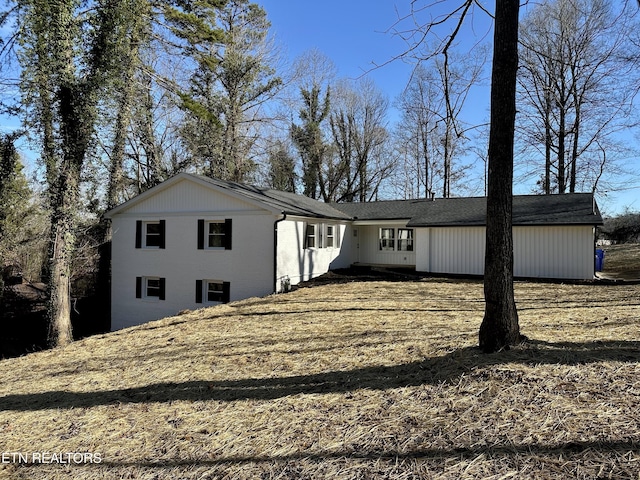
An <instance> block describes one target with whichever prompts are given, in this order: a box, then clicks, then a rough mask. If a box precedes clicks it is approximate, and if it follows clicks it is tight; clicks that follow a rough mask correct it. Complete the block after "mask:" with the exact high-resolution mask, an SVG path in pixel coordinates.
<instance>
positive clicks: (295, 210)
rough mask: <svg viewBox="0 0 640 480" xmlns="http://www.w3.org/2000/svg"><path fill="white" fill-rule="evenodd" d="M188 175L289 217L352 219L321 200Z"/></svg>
mask: <svg viewBox="0 0 640 480" xmlns="http://www.w3.org/2000/svg"><path fill="white" fill-rule="evenodd" d="M187 175H190V176H191V177H194V178H198V179H200V180H203V181H205V182H207V183H209V184H211V185H215V186H217V187H218V188H221V189H224V190H228V191H230V192H234V193H236V194H240V195H242V196H244V197H248V198H250V199H252V200H255V201H258V202H260V203H263V204H265V205H268V206H269V207H271V208H272V209H274V210H277V211H279V212H282V213H286V214H288V215H301V216H307V217H308V216H312V217H320V218H333V219H343V220H350V219H351V217H350V216H349V215H348V214H346V213H344V212H342V211H341V210H338V209H336V208H334V207H333V206H332V205H331V204H328V203H324V202H321V201H319V200H314V199H312V198H309V197H306V196H304V195H298V194H296V193H289V192H282V191H280V190H274V189H271V188H263V187H254V186H250V185H243V184H241V183H236V182H226V181H222V180H217V179H213V178H209V177H203V176H200V175H191V174H187Z"/></svg>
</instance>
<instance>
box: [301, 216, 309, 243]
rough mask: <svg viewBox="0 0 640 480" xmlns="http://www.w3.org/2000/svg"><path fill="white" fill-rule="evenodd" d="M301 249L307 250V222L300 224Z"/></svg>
mask: <svg viewBox="0 0 640 480" xmlns="http://www.w3.org/2000/svg"><path fill="white" fill-rule="evenodd" d="M302 248H304V249H305V250H306V249H307V248H309V241H308V240H307V222H304V223H303V224H302Z"/></svg>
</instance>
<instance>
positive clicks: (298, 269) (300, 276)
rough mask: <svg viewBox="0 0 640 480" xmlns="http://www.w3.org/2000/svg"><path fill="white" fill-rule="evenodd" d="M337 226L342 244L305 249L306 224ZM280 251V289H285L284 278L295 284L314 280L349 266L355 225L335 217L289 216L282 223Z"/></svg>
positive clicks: (279, 233)
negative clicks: (352, 229)
mask: <svg viewBox="0 0 640 480" xmlns="http://www.w3.org/2000/svg"><path fill="white" fill-rule="evenodd" d="M308 223H314V224H317V225H321V224H325V225H334V226H335V228H336V236H337V237H338V238H339V241H340V243H339V245H340V246H339V247H338V248H337V247H333V248H306V249H305V248H304V244H305V232H306V225H307V224H308ZM277 229H278V252H277V259H278V260H277V272H276V291H281V287H282V281H283V280H284V279H285V278H287V279H288V280H289V281H290V283H291V285H296V284H298V283H300V282H303V281H306V280H310V279H312V278H315V277H317V276H319V275H322V274H324V273H327V271H329V270H333V269H336V268H347V267H349V265H350V264H351V258H350V255H349V254H350V251H351V226H350V225H346V224H344V223H340V222H339V221H337V220H335V221H332V220H326V219H317V220H316V219H305V218H299V217H292V218H287V219H285V220H284V221H281V222H278V224H277Z"/></svg>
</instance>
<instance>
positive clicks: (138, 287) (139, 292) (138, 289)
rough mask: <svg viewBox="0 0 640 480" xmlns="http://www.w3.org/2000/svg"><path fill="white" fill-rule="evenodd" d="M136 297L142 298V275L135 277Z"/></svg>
mask: <svg viewBox="0 0 640 480" xmlns="http://www.w3.org/2000/svg"><path fill="white" fill-rule="evenodd" d="M136 298H142V277H136Z"/></svg>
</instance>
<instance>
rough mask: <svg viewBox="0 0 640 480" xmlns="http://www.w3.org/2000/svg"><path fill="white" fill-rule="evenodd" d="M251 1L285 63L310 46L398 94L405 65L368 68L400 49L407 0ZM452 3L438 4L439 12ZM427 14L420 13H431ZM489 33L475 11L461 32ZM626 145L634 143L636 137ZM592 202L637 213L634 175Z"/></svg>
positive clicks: (483, 104) (480, 112) (518, 188)
mask: <svg viewBox="0 0 640 480" xmlns="http://www.w3.org/2000/svg"><path fill="white" fill-rule="evenodd" d="M255 1H256V2H257V3H259V4H261V5H262V6H263V8H264V9H265V10H266V12H267V16H268V18H269V20H270V21H271V31H272V33H273V34H274V35H275V39H276V42H277V44H278V45H279V46H280V47H282V48H283V49H284V51H285V55H286V56H287V57H288V58H289V59H291V60H292V59H294V58H295V57H297V56H298V55H300V54H301V53H303V52H305V51H306V50H310V49H313V48H316V49H318V50H319V51H321V52H322V53H324V54H325V55H326V56H327V57H328V58H329V59H331V60H332V61H333V62H334V63H335V64H336V66H337V68H338V75H339V76H340V77H348V78H357V77H359V76H361V75H363V74H367V75H369V76H371V77H372V78H373V79H374V80H375V82H376V84H377V85H378V87H380V88H381V89H382V90H383V91H384V92H385V93H386V94H387V95H388V96H389V99H390V100H392V101H393V100H394V99H395V98H396V97H397V96H398V95H399V94H400V93H401V92H402V90H403V88H404V86H405V84H406V82H407V80H408V78H409V75H410V72H411V66H410V65H409V64H407V63H403V62H402V61H395V62H392V63H390V64H388V65H385V66H383V67H380V68H374V67H375V64H379V65H380V64H383V63H385V62H388V61H389V60H391V59H392V58H394V56H396V55H398V54H399V53H401V52H402V51H403V50H404V49H405V44H404V42H403V41H402V40H401V39H400V38H398V37H397V36H393V35H392V34H391V33H389V32H388V30H389V29H390V28H391V27H392V26H393V25H394V24H395V23H396V21H397V19H398V15H400V16H402V15H405V14H406V13H408V10H409V5H410V3H411V2H410V0H398V1H393V0H325V1H322V2H311V1H304V0H302V1H301V0H255ZM457 4H458V2H451V1H447V2H441V8H442V9H446V8H451V6H452V5H457ZM433 10H434V9H432V10H431V11H428V12H424V14H425V15H437V14H438V12H434V11H433ZM489 29H490V21H489V19H488V18H487V17H486V15H484V14H483V13H481V12H479V11H476V12H475V13H474V15H473V16H472V18H471V23H470V24H467V26H466V28H465V29H464V30H463V31H462V32H461V33H462V34H463V35H464V40H463V41H466V42H474V41H477V39H479V38H482V37H484V39H485V40H489V41H490V40H491V33H490V31H489ZM385 32H387V33H385ZM488 32H489V35H488V36H487V33H488ZM474 39H476V40H474ZM468 44H469V43H468ZM478 92H479V94H476V95H474V96H472V98H470V99H469V103H470V107H471V108H472V109H473V112H472V113H473V117H474V119H475V120H476V121H478V122H482V121H487V120H488V103H489V98H488V92H489V91H488V88H485V89H482V90H479V91H478ZM632 141H634V142H637V136H636V137H635V138H633V140H632ZM626 163H627V167H628V168H629V167H631V169H632V170H635V171H636V172H640V160H639V159H638V158H637V157H633V158H629V159H628V160H627V162H626ZM529 191H530V189H529V187H528V186H522V185H515V186H514V193H529ZM598 203H599V205H600V207H601V209H602V210H603V211H605V212H607V213H609V214H615V213H619V212H621V211H622V210H623V209H624V208H625V207H629V208H631V209H632V210H640V177H636V178H635V179H630V181H629V183H628V185H627V189H626V190H620V191H616V192H609V193H608V194H607V195H606V196H605V197H599V199H598Z"/></svg>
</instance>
